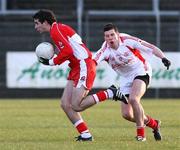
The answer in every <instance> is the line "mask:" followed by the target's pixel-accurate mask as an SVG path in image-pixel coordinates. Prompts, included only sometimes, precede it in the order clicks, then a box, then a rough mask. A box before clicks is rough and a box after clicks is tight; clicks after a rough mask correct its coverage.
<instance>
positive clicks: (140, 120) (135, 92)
mask: <svg viewBox="0 0 180 150" xmlns="http://www.w3.org/2000/svg"><path fill="white" fill-rule="evenodd" d="M145 91H146V84H145V83H144V81H142V80H139V79H135V80H134V81H133V85H132V88H131V92H130V95H129V103H130V104H131V106H132V109H133V115H134V118H135V121H136V127H137V140H138V141H145V140H146V138H145V132H144V128H145V126H144V109H143V107H142V105H141V103H140V100H141V97H142V96H143V95H144V93H145Z"/></svg>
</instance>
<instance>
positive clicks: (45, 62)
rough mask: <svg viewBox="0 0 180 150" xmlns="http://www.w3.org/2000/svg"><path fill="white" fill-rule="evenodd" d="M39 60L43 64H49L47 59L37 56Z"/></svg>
mask: <svg viewBox="0 0 180 150" xmlns="http://www.w3.org/2000/svg"><path fill="white" fill-rule="evenodd" d="M39 62H40V63H42V64H44V65H49V59H45V58H43V57H39Z"/></svg>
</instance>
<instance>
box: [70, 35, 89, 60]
mask: <svg viewBox="0 0 180 150" xmlns="http://www.w3.org/2000/svg"><path fill="white" fill-rule="evenodd" d="M68 40H69V42H70V45H71V46H72V48H73V53H74V56H75V57H76V58H77V59H79V60H81V59H86V58H88V53H87V50H86V49H85V48H84V47H83V46H82V45H81V44H83V43H82V40H81V37H80V36H79V35H78V34H74V35H73V36H71V37H68Z"/></svg>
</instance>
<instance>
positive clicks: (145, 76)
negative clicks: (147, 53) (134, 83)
mask: <svg viewBox="0 0 180 150" xmlns="http://www.w3.org/2000/svg"><path fill="white" fill-rule="evenodd" d="M149 78H150V77H149V75H148V74H146V75H144V76H136V77H135V78H134V80H135V79H139V80H142V81H144V83H145V84H146V88H147V87H148V85H149ZM125 96H126V97H129V94H126V95H125Z"/></svg>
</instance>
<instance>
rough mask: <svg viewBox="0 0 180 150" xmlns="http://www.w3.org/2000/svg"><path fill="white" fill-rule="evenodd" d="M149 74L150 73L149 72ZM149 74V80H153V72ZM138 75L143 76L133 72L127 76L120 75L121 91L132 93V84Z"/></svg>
mask: <svg viewBox="0 0 180 150" xmlns="http://www.w3.org/2000/svg"><path fill="white" fill-rule="evenodd" d="M147 74H148V73H147ZM144 75H146V74H144ZM148 75H149V82H150V81H151V74H148ZM137 76H143V75H142V74H132V75H129V76H126V77H123V76H121V77H120V86H119V87H120V92H121V93H123V94H124V95H126V94H130V91H131V88H132V84H133V81H134V78H135V77H137Z"/></svg>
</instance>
